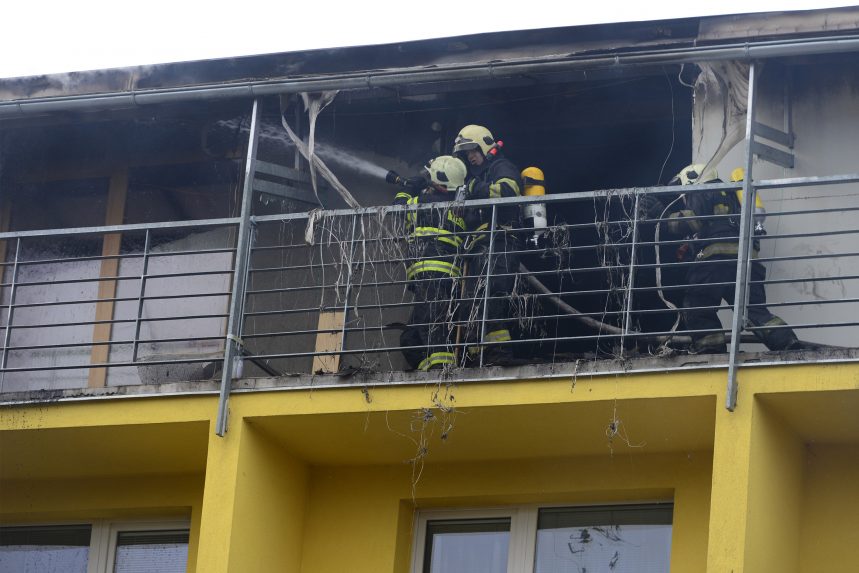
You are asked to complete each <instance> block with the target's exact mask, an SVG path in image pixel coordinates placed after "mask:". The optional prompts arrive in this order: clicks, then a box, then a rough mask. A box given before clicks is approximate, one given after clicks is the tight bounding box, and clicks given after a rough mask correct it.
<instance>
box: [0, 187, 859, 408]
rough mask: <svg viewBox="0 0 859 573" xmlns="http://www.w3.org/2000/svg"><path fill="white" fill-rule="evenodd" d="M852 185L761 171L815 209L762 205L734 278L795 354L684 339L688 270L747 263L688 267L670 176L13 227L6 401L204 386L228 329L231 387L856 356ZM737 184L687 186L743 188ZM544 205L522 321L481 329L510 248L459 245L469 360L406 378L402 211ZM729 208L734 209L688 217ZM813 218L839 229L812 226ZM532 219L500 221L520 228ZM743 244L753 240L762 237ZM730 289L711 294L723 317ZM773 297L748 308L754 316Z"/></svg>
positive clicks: (458, 312) (457, 332)
mask: <svg viewBox="0 0 859 573" xmlns="http://www.w3.org/2000/svg"><path fill="white" fill-rule="evenodd" d="M856 182H859V175H846V176H826V177H810V178H802V179H783V180H762V181H756V182H755V183H754V188H755V189H756V190H757V192H758V193H760V194H761V195H766V194H767V193H769V192H772V191H774V190H779V193H782V194H785V193H801V194H802V195H803V196H805V197H807V198H806V199H803V200H802V201H797V202H798V203H801V204H804V205H806V207H804V208H799V209H797V208H782V207H778V208H777V209H771V210H770V211H769V213H768V215H767V220H766V225H767V227H768V228H769V229H772V231H771V232H769V233H767V234H766V235H757V236H755V237H754V238H755V240H756V241H758V242H759V243H760V256H759V257H758V258H757V261H758V262H759V263H762V264H763V265H764V266H765V267H767V268H768V271H769V272H768V275H767V277H766V278H764V279H759V278H752V277H751V275H750V273H740V279H741V280H742V281H744V282H740V283H737V284H739V286H740V288H739V289H737V290H738V291H741V290H743V289H745V288H747V287H746V284H749V285H756V286H760V287H763V288H765V289H766V292H767V295H768V300H767V302H766V305H765V306H766V307H768V308H769V309H770V310H771V311H772V313H773V314H776V315H779V316H782V317H784V318H786V320H787V322H788V323H789V326H771V327H769V328H770V329H774V330H778V329H788V328H790V329H793V330H794V331H795V332H796V333H797V336H798V337H799V338H800V339H801V340H803V341H805V343H806V344H804V345H803V348H802V349H799V350H790V351H784V352H769V351H766V348H765V347H764V346H762V345H761V344H760V341H759V340H758V339H757V338H756V337H755V334H756V333H758V332H760V331H761V330H762V328H761V327H760V326H752V325H751V324H746V325H745V327H744V328H743V325H742V324H741V323H739V322H735V323H733V324H732V322H731V321H729V320H728V318H727V317H726V318H725V319H723V324H724V326H723V327H721V328H718V329H702V330H699V331H695V332H696V333H699V334H715V333H722V334H724V335H726V336H727V337H728V340H731V339H732V337H737V335H738V334H739V339H738V342H737V343H736V344H731V349H732V350H733V351H734V353H732V354H726V355H709V354H695V353H694V352H691V353H690V334H693V333H691V332H689V330H688V329H686V328H684V323H683V321H681V320H680V319H679V317H680V314H681V313H680V310H679V308H682V307H683V304H682V301H683V294H684V293H686V292H689V291H690V289H695V288H702V287H706V286H708V285H709V286H712V283H699V284H694V283H693V284H690V283H689V282H688V281H687V280H686V276H687V273H688V270H689V269H690V268H702V267H713V266H715V265H722V266H724V265H729V266H730V267H731V273H732V274H733V273H734V271H735V270H736V268H737V262H736V259H734V260H729V261H709V260H696V259H694V258H692V259H691V260H684V261H678V260H677V259H676V257H675V253H676V251H677V249H678V248H679V247H681V246H683V245H692V250H693V251H698V250H700V249H699V248H695V243H696V242H701V241H696V240H695V239H690V238H684V237H679V238H676V237H675V238H664V237H666V230H665V228H664V227H665V226H666V219H659V218H656V219H654V218H648V216H647V215H646V213H643V212H642V209H640V208H638V209H636V208H635V206H636V205H637V204H643V202H644V201H645V198H647V197H657V198H659V199H660V201H661V203H662V204H664V205H668V204H669V203H670V202H671V201H673V200H674V199H676V198H677V197H678V193H677V189H678V188H677V187H651V188H634V189H623V190H608V191H594V192H590V193H570V194H556V195H550V196H545V197H542V198H541V197H522V198H517V199H500V200H485V201H467V202H462V203H449V204H436V205H433V206H421V207H417V208H416V207H410V208H404V207H376V208H365V209H350V210H334V211H315V212H311V213H293V214H286V215H266V216H258V217H253V218H251V217H248V219H247V220H246V221H243V220H242V218H241V217H236V218H226V219H217V220H205V221H192V222H182V223H159V224H139V225H120V226H113V227H93V228H77V229H63V230H45V231H25V232H14V233H4V234H2V235H0V238H2V239H3V240H4V241H5V244H6V245H7V249H8V254H7V257H6V259H7V261H6V263H5V273H4V276H5V279H4V282H3V311H4V312H3V326H4V329H3V343H4V344H3V348H2V375H3V381H2V384H3V386H2V391H3V393H4V394H5V395H6V397H7V400H12V401H15V400H22V399H23V400H27V399H38V398H39V397H41V398H45V397H50V396H53V397H73V396H87V395H91V394H92V395H114V394H126V393H139V392H144V393H145V392H165V391H166V392H175V391H179V392H183V391H211V390H213V389H215V388H216V387H217V383H216V382H213V381H218V380H220V378H221V376H222V370H223V366H222V365H223V364H224V359H225V352H226V351H227V349H228V348H229V343H233V344H234V345H235V350H236V354H237V358H236V359H235V360H234V366H233V373H232V374H233V378H235V379H237V380H236V381H235V382H233V388H235V389H263V388H288V387H306V386H324V385H332V384H334V385H337V384H344V383H345V384H385V383H392V384H393V383H409V382H419V381H425V380H435V379H438V378H439V377H441V378H442V379H445V380H451V381H453V380H486V379H499V378H501V379H504V378H523V377H528V376H533V375H537V374H539V375H540V376H562V377H569V376H573V377H575V376H578V375H593V374H606V373H619V372H629V371H642V370H647V371H652V370H670V369H700V368H729V367H740V366H760V365H765V364H771V363H776V362H778V363H805V362H813V361H833V360H837V361H840V360H854V359H855V358H856V357H857V356H859V354H857V353H856V352H855V351H853V350H852V349H849V348H846V347H848V346H850V344H849V343H847V341H850V340H853V339H855V336H856V327H857V325H859V321H857V320H856V318H855V316H856V314H855V311H856V303H857V302H859V298H857V296H856V295H857V288H859V284H857V280H859V277H857V276H856V275H855V273H853V272H851V271H849V270H846V269H849V268H850V266H849V265H842V261H845V260H849V259H851V258H853V259H855V257H857V256H859V252H855V250H851V249H849V248H839V249H838V250H835V249H834V248H833V247H834V246H836V245H839V246H841V247H849V244H851V243H852V242H853V241H854V239H853V237H854V236H855V234H857V233H859V228H857V227H856V226H855V224H852V225H851V223H852V222H853V221H852V220H853V217H852V213H853V212H854V211H856V210H859V206H856V205H851V204H850V201H849V199H850V198H851V197H850V196H848V197H847V199H848V200H847V201H844V202H843V203H841V204H839V203H833V201H832V200H831V198H830V199H828V200H827V203H826V204H825V206H824V205H823V203H821V202H820V201H818V200H816V199H815V195H814V193H815V189H817V188H819V186H822V185H828V186H830V187H828V188H830V189H832V188H837V186H838V185H844V184H850V183H856ZM737 185H738V184H737V183H715V184H709V185H690V186H685V187H683V188H682V190H683V191H684V192H685V193H686V194H687V195H690V194H693V193H712V192H713V191H714V190H716V191H720V190H726V191H730V192H734V191H735V190H736V189H737ZM538 201H539V202H543V203H546V204H547V208H548V211H549V212H550V213H554V214H555V220H554V222H553V224H551V225H550V226H549V227H548V228H547V229H546V230H545V231H544V232H543V234H542V236H541V239H540V246H539V247H536V246H533V245H530V246H522V248H521V251H519V252H518V254H519V255H520V256H521V260H522V267H521V268H520V272H519V273H516V277H515V279H516V282H515V290H514V294H513V297H512V299H511V305H510V308H511V312H512V315H511V317H510V318H511V320H510V321H505V323H508V322H509V323H512V324H513V328H512V330H513V332H514V336H513V340H510V341H506V342H491V341H487V340H486V339H485V333H486V332H488V331H490V330H492V325H493V321H492V319H489V318H488V317H487V313H486V312H485V311H484V309H485V308H486V304H487V302H488V301H491V300H492V297H490V296H489V293H488V292H487V289H486V288H485V285H486V284H487V281H488V280H491V279H492V278H493V276H494V275H488V274H487V271H486V269H487V264H486V263H487V260H488V259H489V257H498V256H504V253H498V252H493V251H492V249H489V251H487V252H486V253H484V254H476V253H469V252H462V253H460V254H458V255H456V256H455V257H454V256H451V257H450V258H451V259H453V258H455V259H456V261H457V263H458V264H459V265H461V266H462V265H467V267H466V268H468V269H471V270H468V271H466V273H465V276H464V277H462V278H460V279H456V280H455V288H454V291H453V292H454V294H453V296H452V298H451V301H450V308H451V309H452V310H451V313H450V316H449V320H448V321H447V323H446V324H445V325H442V327H443V328H448V329H450V341H451V342H450V348H451V350H452V351H453V352H454V353H455V354H456V356H457V366H455V367H449V368H446V369H445V370H444V371H443V372H435V371H433V372H430V373H429V374H425V373H422V372H414V373H410V372H405V370H407V366H406V363H405V362H404V360H403V357H402V351H403V350H404V347H403V346H402V345H401V343H400V337H399V335H400V333H401V332H402V329H403V326H404V324H405V323H407V322H408V315H409V311H410V308H411V306H412V304H413V297H412V294H411V292H410V291H409V289H408V285H409V281H408V280H407V279H406V274H405V265H406V261H407V260H408V259H409V251H408V247H407V245H408V242H407V240H406V232H405V225H404V221H405V213H406V212H407V211H410V210H415V209H455V210H458V211H460V212H467V211H469V210H474V209H478V208H484V209H491V210H494V209H497V208H498V207H499V206H502V205H505V204H509V203H513V204H517V205H525V204H528V203H534V202H538ZM815 206H819V207H818V208H814V207H815ZM614 213H621V214H623V215H625V216H623V217H614V216H613V214H614ZM608 214H612V215H611V216H609V215H608ZM603 215H604V216H605V218H604V219H600V217H601V216H603ZM565 217H569V221H570V222H567V221H566V220H564V218H565ZM719 217H722V218H727V217H730V215H722V216H710V217H681V218H680V219H678V220H705V219H707V220H713V219H718V218H719ZM820 217H826V220H828V221H829V222H830V225H829V228H827V229H825V230H812V231H809V230H808V229H809V228H812V227H813V226H814V225H815V224H816V223H815V221H819V220H820ZM592 218H593V220H592V221H590V222H579V221H583V220H588V219H592ZM573 221H575V222H573ZM657 229H659V231H660V235H661V236H660V238H659V239H658V240H657V236H656V233H657ZM243 232H244V233H245V235H244V236H245V241H244V245H241V244H240V243H241V238H242V236H243V235H242V233H243ZM534 232H535V231H534V230H533V229H526V228H522V229H511V230H504V229H501V230H498V233H510V234H514V233H515V234H517V235H518V236H521V237H523V238H526V239H529V238H531V237H533V235H534ZM463 234H465V233H463ZM485 234H486V236H487V237H489V236H491V233H490V232H489V231H487V232H485ZM495 236H496V237H497V236H498V234H497V233H496V235H495ZM111 243H112V244H115V245H118V246H119V248H118V252H117V254H115V255H99V254H91V253H96V252H98V251H99V248H98V247H99V245H101V246H102V247H103V246H104V245H108V244H111ZM526 243H528V241H522V243H521V244H522V245H526ZM745 243H746V246H747V248H750V245H751V241H748V240H747V241H746V242H745ZM508 254H510V253H508ZM840 268H843V269H845V270H839V269H840ZM475 269H476V270H475ZM657 277H658V278H657ZM803 293H804V296H803ZM729 302H730V301H728V302H725V301H723V302H722V304H720V305H719V306H718V307H712V308H713V309H715V310H717V311H719V312H720V313H725V314H727V315H729V316H730V314H731V313H732V312H733V310H734V309H733V305H732V304H729ZM763 306H764V303H762V302H759V301H755V302H753V303H748V304H746V309H747V310H746V312H749V311H750V310H752V309H754V308H756V307H763ZM708 308H710V307H708ZM685 310H687V311H688V310H690V309H688V308H687V309H685ZM698 310H703V309H698ZM495 322H500V321H498V320H496V321H495ZM467 333H468V334H467ZM475 336H477V337H480V336H483V337H484V338H483V339H482V340H481V339H480V338H477V339H475V338H474V337H475ZM839 342H840V344H839ZM494 346H505V347H509V348H511V350H512V354H513V360H512V364H508V365H506V366H505V365H501V366H495V367H492V368H491V369H487V368H486V367H487V366H490V365H489V363H488V360H485V359H484V354H486V353H487V352H488V350H489V349H490V348H492V347H494ZM481 348H482V352H481V351H480V349H481ZM469 349H472V351H471V352H469ZM474 349H478V351H477V352H474ZM88 388H89V389H93V390H86V391H84V389H88Z"/></svg>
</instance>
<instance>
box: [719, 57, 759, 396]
mask: <svg viewBox="0 0 859 573" xmlns="http://www.w3.org/2000/svg"><path fill="white" fill-rule="evenodd" d="M756 92H757V77H756V69H755V63H754V62H752V63H751V65H750V66H749V99H748V107H747V109H746V165H745V169H746V173H745V178H744V179H743V200H742V202H741V209H740V232H739V237H738V243H737V281H736V284H735V287H734V317H733V321H732V323H731V350H730V355H729V358H728V387H727V391H726V392H725V408H727V409H728V410H730V411H731V412H733V411H734V408H736V407H737V369H738V368H739V364H738V362H737V355H738V354H739V351H740V334H741V333H742V331H743V327H744V326H745V321H746V302H747V301H748V295H749V281H748V279H749V266H750V257H749V253H750V251H751V243H752V226H753V222H754V217H753V215H752V208H753V206H754V204H755V187H754V185H753V183H752V165H753V163H754V154H753V149H754V141H755V101H756V99H757V96H756Z"/></svg>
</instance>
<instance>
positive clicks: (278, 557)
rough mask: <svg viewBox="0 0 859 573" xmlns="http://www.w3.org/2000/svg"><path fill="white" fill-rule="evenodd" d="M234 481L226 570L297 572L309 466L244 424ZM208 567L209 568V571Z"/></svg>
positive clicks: (299, 563)
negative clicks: (233, 507)
mask: <svg viewBox="0 0 859 573" xmlns="http://www.w3.org/2000/svg"><path fill="white" fill-rule="evenodd" d="M246 424H248V427H246V428H245V431H244V434H243V436H242V453H241V458H240V460H239V475H238V478H237V483H236V498H235V510H234V513H233V520H234V522H235V523H236V524H239V527H236V528H234V529H233V535H232V538H231V539H230V560H229V570H230V571H255V572H258V573H265V572H267V571H272V572H274V571H298V570H299V567H300V565H301V544H302V537H303V536H302V533H303V530H304V514H305V505H306V500H307V485H308V484H307V482H308V470H307V467H306V466H305V465H304V464H302V463H301V462H299V461H297V460H296V459H295V458H293V457H292V456H290V455H289V454H288V453H287V452H285V451H284V450H283V449H282V448H280V447H279V446H278V445H277V444H275V443H274V442H273V441H272V440H271V439H269V438H268V437H267V436H265V435H264V434H261V433H259V432H257V431H256V430H255V429H254V428H253V426H252V425H250V424H249V423H248V422H246ZM209 570H210V571H211V569H209Z"/></svg>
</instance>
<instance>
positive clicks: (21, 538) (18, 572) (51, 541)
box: [0, 525, 91, 573]
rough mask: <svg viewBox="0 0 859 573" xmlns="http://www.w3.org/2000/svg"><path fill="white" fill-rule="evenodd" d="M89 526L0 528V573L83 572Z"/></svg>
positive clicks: (88, 544)
mask: <svg viewBox="0 0 859 573" xmlns="http://www.w3.org/2000/svg"><path fill="white" fill-rule="evenodd" d="M90 529H91V527H90V526H89V525H57V526H46V527H3V528H0V573H7V572H8V573H52V572H54V571H57V572H63V573H87V561H88V559H89V548H90Z"/></svg>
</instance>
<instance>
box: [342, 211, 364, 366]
mask: <svg viewBox="0 0 859 573" xmlns="http://www.w3.org/2000/svg"><path fill="white" fill-rule="evenodd" d="M358 217H360V215H358V214H357V213H356V214H355V217H354V218H353V219H352V239H351V241H350V247H349V270H348V271H347V273H346V295H345V296H344V297H343V330H342V331H341V333H340V349H341V350H342V349H343V348H346V323H347V322H349V295H350V293H351V292H352V269H353V267H354V266H355V227H356V225H357V223H358Z"/></svg>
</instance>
